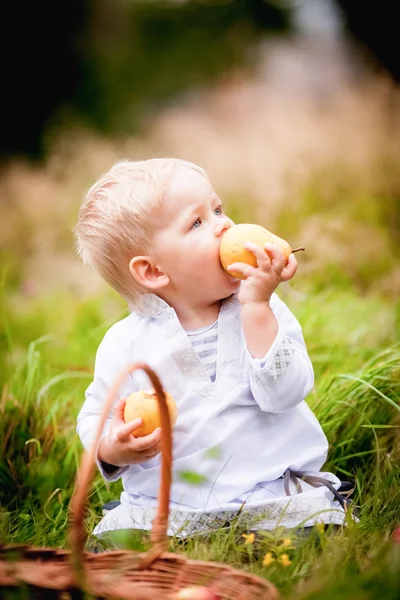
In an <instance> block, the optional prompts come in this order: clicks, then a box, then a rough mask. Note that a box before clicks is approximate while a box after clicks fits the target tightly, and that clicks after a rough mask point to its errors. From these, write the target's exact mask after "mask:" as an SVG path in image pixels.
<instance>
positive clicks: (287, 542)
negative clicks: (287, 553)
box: [282, 538, 292, 548]
mask: <svg viewBox="0 0 400 600" xmlns="http://www.w3.org/2000/svg"><path fill="white" fill-rule="evenodd" d="M291 545H292V540H291V539H290V538H284V539H283V540H282V546H283V547H284V548H289V546H291Z"/></svg>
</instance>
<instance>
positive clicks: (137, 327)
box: [75, 158, 344, 536]
mask: <svg viewBox="0 0 400 600" xmlns="http://www.w3.org/2000/svg"><path fill="white" fill-rule="evenodd" d="M232 225H233V222H232V220H231V219H230V218H229V217H228V216H227V215H226V214H225V212H224V208H223V205H222V202H221V200H220V198H219V197H218V195H217V193H216V192H215V191H214V189H213V187H212V185H211V183H210V181H209V179H208V177H207V175H206V173H205V172H204V171H203V170H202V169H201V168H200V167H198V166H196V165H195V164H192V163H190V162H187V161H184V160H178V159H171V158H165V159H150V160H144V161H138V162H134V161H129V160H124V161H120V162H118V163H116V164H115V165H114V166H113V167H112V168H111V169H110V170H109V171H108V172H107V173H106V174H105V175H103V176H102V177H100V179H99V180H98V181H97V182H96V183H95V184H94V185H93V186H92V187H91V188H90V190H89V191H88V192H87V194H86V197H85V199H84V201H83V203H82V206H81V209H80V213H79V220H78V223H77V226H76V228H75V234H76V239H77V247H78V252H79V254H80V256H81V257H82V259H83V261H84V262H85V263H89V264H91V265H92V266H93V267H94V268H95V269H96V270H97V272H98V273H99V274H100V276H101V277H102V278H104V279H105V280H106V281H107V282H108V283H109V284H110V285H111V286H112V287H113V288H114V289H115V290H117V292H119V294H121V296H122V297H124V298H125V299H126V300H127V302H128V304H129V306H130V309H131V312H130V314H129V316H128V317H126V318H125V319H123V320H122V321H119V322H118V323H116V324H115V325H113V326H112V327H111V328H110V329H109V331H108V332H107V333H106V335H105V336H104V339H103V340H102V342H101V344H100V346H99V348H98V351H97V355H96V363H95V372H94V379H93V382H92V383H91V384H90V386H89V388H88V389H87V391H86V400H85V402H84V405H83V407H82V409H81V411H80V413H79V415H78V426H77V430H78V433H79V436H80V438H81V440H82V443H83V445H84V447H85V448H89V447H90V446H91V444H92V443H93V440H94V436H95V433H96V429H97V425H98V421H99V415H100V413H101V410H102V405H103V403H104V400H105V397H106V395H107V391H108V389H109V388H110V386H111V384H112V383H113V382H114V380H115V378H116V376H117V374H118V373H119V372H120V371H121V369H122V368H123V367H125V366H126V365H127V364H128V363H131V362H136V361H140V362H145V363H148V364H149V365H150V367H152V368H153V369H154V370H155V372H156V373H157V374H158V375H159V377H160V379H161V382H162V384H163V386H164V388H165V390H166V391H168V392H169V393H170V394H171V395H172V396H173V398H174V399H175V401H176V403H177V407H178V420H177V422H176V425H175V427H174V430H173V435H174V439H173V484H172V488H171V504H170V509H171V511H170V521H169V534H171V535H173V534H177V535H182V536H183V535H189V534H191V533H193V532H197V531H207V530H210V529H212V528H215V527H219V526H221V525H223V524H226V523H229V521H230V520H231V519H232V518H233V517H234V516H236V515H238V514H239V512H240V515H241V518H242V517H243V518H246V519H247V521H246V523H247V526H248V527H250V528H254V529H271V528H273V527H275V526H276V524H277V522H278V521H279V522H280V524H283V525H285V526H287V527H297V526H299V525H307V526H310V525H312V524H314V523H315V522H317V521H324V522H325V523H338V524H340V523H343V518H344V511H343V508H342V505H343V503H341V502H340V500H341V498H340V496H339V495H338V493H337V491H336V490H337V488H338V487H339V485H340V481H339V479H338V478H337V477H335V476H334V475H332V474H331V473H325V474H321V473H320V469H321V467H322V465H323V464H324V462H325V460H326V456H327V450H328V443H327V440H326V437H325V435H324V433H323V431H322V429H321V426H320V424H319V422H318V421H317V419H316V417H315V416H314V414H313V413H312V411H311V410H310V408H309V407H308V405H307V404H306V402H305V398H306V396H307V395H308V394H309V392H310V391H311V389H312V387H313V384H314V374H313V367H312V364H311V361H310V358H309V356H308V353H307V349H306V346H305V343H304V339H303V335H302V330H301V327H300V324H299V323H298V321H297V320H296V318H295V317H294V316H293V314H292V313H291V311H290V310H289V309H288V307H287V306H286V305H285V304H284V302H282V300H280V299H279V297H278V296H277V294H276V293H275V290H276V288H277V287H278V285H279V283H280V282H282V281H288V280H290V279H291V278H292V277H293V276H294V274H295V273H296V269H297V263H296V259H295V257H294V255H293V254H291V255H290V257H289V261H288V264H286V265H285V261H284V258H283V255H282V253H281V251H280V250H279V248H278V247H276V246H273V245H270V244H267V245H266V246H265V248H261V247H259V246H256V245H254V244H251V243H248V244H247V245H246V247H247V249H248V250H249V251H250V252H252V253H253V254H254V256H255V257H256V260H257V265H258V266H257V267H256V268H254V267H252V266H249V265H246V264H243V263H235V264H232V265H231V266H230V269H231V270H232V271H236V272H240V273H241V274H242V275H243V276H245V279H244V280H242V281H241V280H239V279H236V278H234V277H232V276H231V275H230V274H229V273H227V272H226V271H225V270H224V269H223V268H222V266H221V263H220V259H219V247H220V243H221V239H222V236H223V234H224V232H225V231H226V230H227V229H229V228H230V227H231V226H232ZM149 387H150V385H149V380H148V378H147V375H146V374H145V373H144V372H143V371H135V372H134V373H133V375H132V376H131V377H130V378H128V379H127V381H125V382H124V383H123V384H122V386H121V388H120V397H119V398H118V399H117V398H116V402H115V405H114V409H113V411H112V414H110V415H109V418H108V420H107V423H106V427H105V429H104V431H103V436H102V438H101V441H100V444H99V446H98V450H97V459H98V461H97V462H98V466H99V469H100V471H101V473H102V474H103V476H104V478H105V479H106V480H108V481H115V480H117V479H118V478H120V477H122V483H123V490H124V491H123V492H122V494H121V503H120V505H119V506H118V507H117V508H115V509H114V510H112V511H110V512H109V513H108V514H107V515H106V516H105V517H104V518H103V519H102V521H101V522H100V523H99V525H98V526H97V527H96V528H95V530H94V534H95V535H98V536H100V535H101V534H103V533H104V532H107V531H110V530H118V529H129V528H137V529H147V530H148V529H150V528H151V522H152V519H153V517H154V514H155V507H156V504H157V494H158V489H159V483H160V458H161V457H160V434H161V432H160V430H156V431H154V432H153V433H152V434H151V435H148V436H146V437H141V438H136V437H135V435H134V433H135V430H136V429H137V428H138V427H139V426H140V424H141V421H140V420H134V421H132V422H130V423H128V424H125V422H124V418H123V415H124V406H125V402H126V397H127V395H128V394H130V393H131V392H133V391H136V390H147V389H148V388H149Z"/></svg>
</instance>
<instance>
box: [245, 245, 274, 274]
mask: <svg viewBox="0 0 400 600" xmlns="http://www.w3.org/2000/svg"><path fill="white" fill-rule="evenodd" d="M244 247H245V248H246V250H248V251H249V252H251V253H252V254H253V255H254V256H255V258H256V261H257V265H258V266H259V267H260V268H261V269H264V270H265V269H267V268H268V267H269V266H270V264H271V261H270V259H269V256H268V254H267V253H266V252H265V251H264V250H263V248H261V246H257V244H253V243H251V242H246V243H245V245H244Z"/></svg>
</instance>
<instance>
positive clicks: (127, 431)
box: [117, 419, 143, 442]
mask: <svg viewBox="0 0 400 600" xmlns="http://www.w3.org/2000/svg"><path fill="white" fill-rule="evenodd" d="M141 425H143V421H142V419H133V420H132V421H129V423H126V424H125V425H122V427H120V428H119V430H118V433H117V438H118V439H119V441H120V442H125V441H127V440H129V439H130V437H131V435H132V433H134V431H136V429H138V428H139V427H140V426H141Z"/></svg>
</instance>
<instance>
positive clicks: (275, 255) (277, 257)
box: [264, 244, 285, 271]
mask: <svg viewBox="0 0 400 600" xmlns="http://www.w3.org/2000/svg"><path fill="white" fill-rule="evenodd" d="M264 251H265V252H266V253H267V255H268V256H269V259H270V261H271V265H272V266H273V267H274V269H275V270H277V271H282V269H283V267H284V266H285V257H284V256H283V252H282V250H281V249H280V248H279V247H278V246H276V245H275V244H265V246H264Z"/></svg>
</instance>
